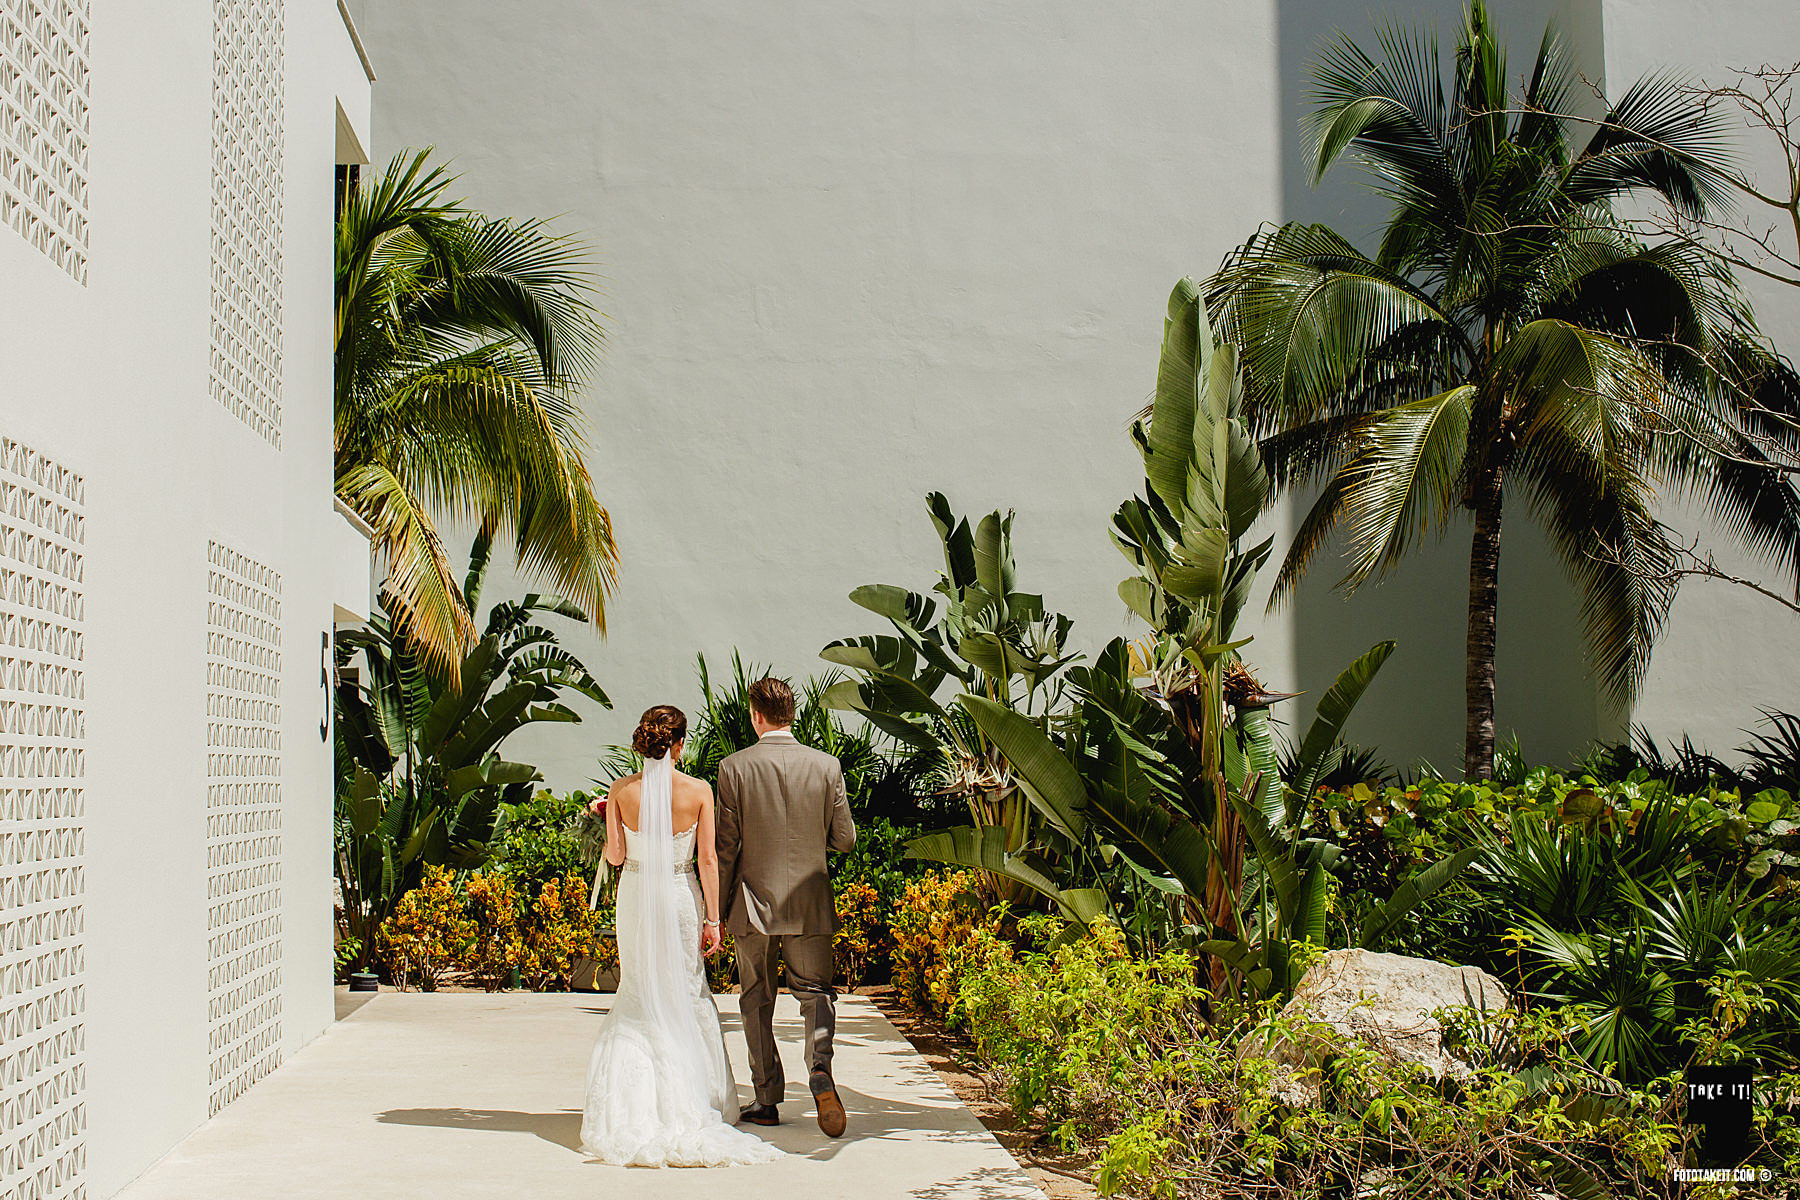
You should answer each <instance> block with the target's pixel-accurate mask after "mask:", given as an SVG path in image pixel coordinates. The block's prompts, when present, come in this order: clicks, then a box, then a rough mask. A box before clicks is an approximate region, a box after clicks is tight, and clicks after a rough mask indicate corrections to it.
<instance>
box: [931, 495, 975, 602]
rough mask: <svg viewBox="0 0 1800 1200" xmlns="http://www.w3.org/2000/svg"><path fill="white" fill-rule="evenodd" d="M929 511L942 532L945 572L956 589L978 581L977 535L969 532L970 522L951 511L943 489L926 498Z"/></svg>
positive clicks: (940, 534)
mask: <svg viewBox="0 0 1800 1200" xmlns="http://www.w3.org/2000/svg"><path fill="white" fill-rule="evenodd" d="M925 511H926V512H928V513H930V514H931V523H932V525H933V526H935V527H936V529H937V531H938V537H940V538H942V539H943V542H944V573H945V574H946V575H948V576H949V577H950V584H951V586H952V587H953V588H958V589H960V588H965V587H969V586H971V585H973V584H974V583H975V582H976V577H975V538H974V535H973V534H971V533H970V532H969V522H968V521H967V520H963V519H959V518H958V517H957V516H956V514H955V513H953V512H951V511H950V502H949V501H948V500H946V499H945V498H944V493H942V492H932V493H930V494H929V495H927V496H926V497H925Z"/></svg>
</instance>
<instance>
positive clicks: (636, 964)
mask: <svg viewBox="0 0 1800 1200" xmlns="http://www.w3.org/2000/svg"><path fill="white" fill-rule="evenodd" d="M674 772H675V767H674V764H673V763H671V762H670V761H669V759H668V757H667V756H666V755H665V756H664V757H662V758H659V759H655V760H652V761H649V762H646V763H645V764H644V782H643V788H642V799H641V800H640V801H639V804H638V828H637V829H636V830H635V831H633V830H631V829H626V830H625V870H624V874H623V875H622V876H621V878H620V880H619V899H618V922H617V926H618V937H619V990H618V994H617V995H615V996H614V997H613V1006H612V1011H610V1012H609V1013H607V1015H606V1019H605V1021H604V1022H602V1024H601V1026H600V1037H599V1040H597V1041H596V1042H595V1043H594V1054H593V1058H592V1059H591V1060H590V1062H589V1064H588V1076H587V1103H586V1109H585V1112H584V1113H583V1115H582V1119H581V1148H582V1149H583V1150H584V1151H586V1152H587V1153H588V1154H591V1155H593V1156H594V1157H595V1158H598V1159H600V1160H601V1161H603V1162H609V1163H615V1164H618V1165H620V1166H637V1167H734V1166H745V1165H749V1164H751V1163H762V1162H772V1161H774V1160H775V1159H777V1158H780V1157H781V1152H780V1151H779V1150H777V1149H776V1148H775V1147H774V1146H771V1145H770V1144H769V1143H767V1142H765V1141H763V1140H762V1139H761V1138H758V1137H755V1136H753V1135H751V1134H749V1133H746V1132H745V1131H744V1130H742V1129H738V1128H736V1127H735V1125H734V1124H733V1122H735V1121H736V1120H737V1115H738V1106H737V1085H736V1083H735V1082H733V1080H732V1078H731V1064H730V1062H729V1061H728V1060H727V1059H726V1057H725V1038H724V1035H723V1033H722V1032H721V1031H720V1029H719V1010H718V1009H717V1008H716V1007H715V1006H714V1004H713V998H712V991H711V990H710V989H709V988H708V987H707V985H706V973H705V971H704V969H703V968H702V964H701V958H700V913H701V897H700V884H699V881H698V880H697V879H696V878H695V877H694V832H695V831H694V830H693V829H689V830H686V831H685V832H683V833H681V834H679V835H678V834H676V833H674V831H673V828H672V826H673V821H672V818H671V810H670V798H671V793H672V791H673V785H674ZM621 827H622V828H623V826H621Z"/></svg>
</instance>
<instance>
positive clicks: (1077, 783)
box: [957, 693, 1088, 841]
mask: <svg viewBox="0 0 1800 1200" xmlns="http://www.w3.org/2000/svg"><path fill="white" fill-rule="evenodd" d="M957 700H958V702H960V703H961V704H962V706H963V708H964V709H965V710H967V712H968V714H969V716H970V717H971V718H973V719H974V721H975V725H976V727H977V728H978V729H980V730H981V732H982V734H983V735H984V736H985V737H986V738H987V739H988V740H989V741H991V742H993V743H994V745H995V746H996V747H997V748H998V749H999V751H1000V753H1001V755H1002V756H1003V757H1004V758H1005V759H1006V761H1007V762H1008V763H1009V764H1010V765H1011V766H1012V769H1013V771H1014V772H1015V773H1016V774H1017V775H1018V779H1019V784H1020V786H1021V787H1022V788H1023V789H1024V790H1025V794H1026V795H1027V796H1028V797H1030V799H1031V801H1032V803H1033V804H1034V805H1036V806H1037V808H1038V809H1039V811H1041V812H1042V813H1043V814H1044V816H1045V817H1047V818H1048V819H1049V821H1050V823H1051V824H1052V825H1054V826H1056V828H1057V829H1058V830H1060V831H1061V832H1062V834H1063V835H1064V836H1065V837H1068V838H1071V839H1074V840H1077V841H1079V840H1081V838H1082V836H1083V835H1084V833H1085V832H1086V830H1087V818H1086V817H1084V816H1083V815H1082V809H1084V808H1085V807H1087V800H1088V792H1087V785H1086V784H1084V783H1083V782H1082V779H1081V773H1080V772H1079V771H1077V770H1076V769H1075V766H1074V764H1072V763H1071V762H1070V761H1069V760H1068V759H1067V758H1065V757H1064V756H1063V752H1062V751H1061V750H1059V749H1057V747H1056V743H1055V742H1052V741H1051V740H1050V739H1049V738H1048V737H1046V736H1045V735H1044V731H1043V730H1042V729H1040V728H1038V726H1037V723H1036V722H1035V721H1033V720H1031V719H1030V718H1029V717H1025V716H1022V715H1020V714H1019V713H1017V712H1014V711H1013V710H1012V709H1010V708H1007V707H1005V706H1004V705H1002V704H999V703H997V702H996V701H993V700H989V699H988V698H987V697H985V696H971V695H968V694H966V693H965V694H964V695H962V696H959V697H957Z"/></svg>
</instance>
